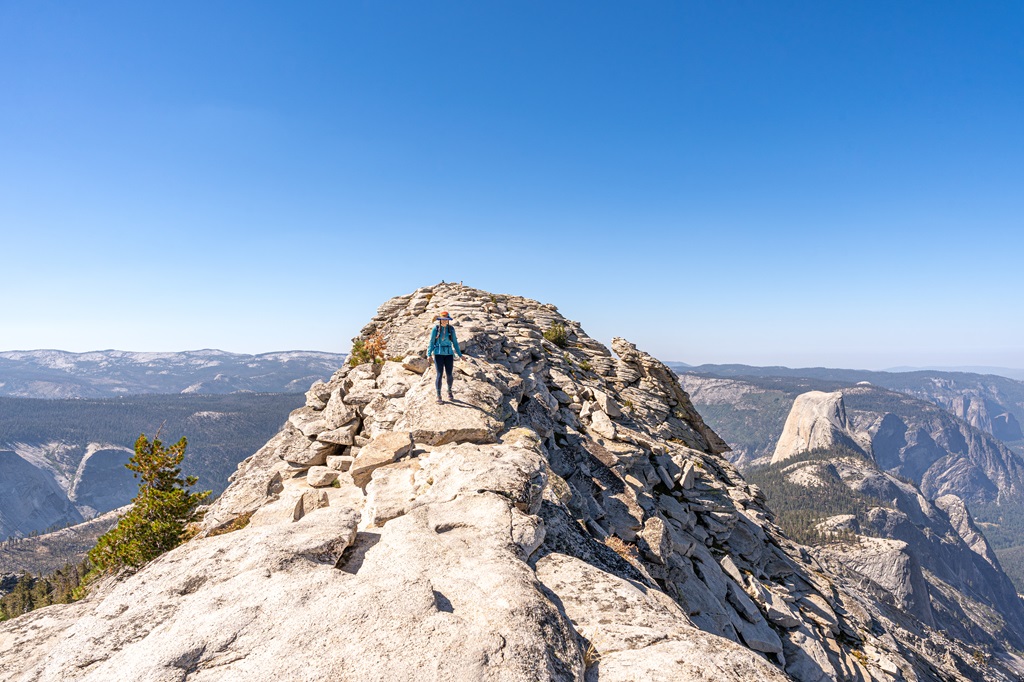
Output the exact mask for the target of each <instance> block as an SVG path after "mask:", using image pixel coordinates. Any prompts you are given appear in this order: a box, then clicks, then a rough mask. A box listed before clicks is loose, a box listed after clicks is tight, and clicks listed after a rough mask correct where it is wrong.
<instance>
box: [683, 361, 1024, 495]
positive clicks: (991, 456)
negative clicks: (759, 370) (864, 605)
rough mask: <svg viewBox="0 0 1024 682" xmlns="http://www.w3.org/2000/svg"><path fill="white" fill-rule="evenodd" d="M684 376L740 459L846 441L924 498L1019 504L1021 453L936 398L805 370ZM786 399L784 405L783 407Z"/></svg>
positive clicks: (1023, 482)
mask: <svg viewBox="0 0 1024 682" xmlns="http://www.w3.org/2000/svg"><path fill="white" fill-rule="evenodd" d="M1006 381H1010V380H1009V379H1007V380H1006ZM681 384H682V385H683V386H684V387H685V388H686V389H687V390H688V391H690V392H691V393H692V394H693V395H694V396H695V397H694V400H695V402H696V404H697V405H698V406H699V407H700V409H701V410H703V411H704V412H706V413H707V415H708V418H709V420H712V421H713V422H714V423H715V424H716V425H717V427H718V428H719V429H720V430H721V432H722V433H723V435H724V436H725V438H726V440H727V441H729V445H730V446H731V447H732V449H733V453H732V454H730V458H732V459H733V460H734V462H735V463H736V464H737V465H739V466H750V465H752V464H760V463H767V462H766V461H765V460H766V458H767V457H768V456H771V458H772V459H771V460H770V461H774V462H778V461H780V460H781V459H783V458H785V457H790V456H792V455H794V454H796V453H798V452H806V451H808V450H811V449H813V448H814V447H831V446H832V445H834V444H837V445H845V446H847V447H851V448H853V449H857V450H861V451H863V452H865V453H867V454H870V455H871V456H872V457H873V458H874V459H875V461H877V462H878V464H879V466H880V467H882V468H883V469H885V470H886V471H890V472H892V473H896V474H899V475H901V476H906V477H908V478H910V479H913V480H914V481H915V482H917V483H918V484H919V485H920V486H921V490H922V491H923V492H924V494H925V496H927V497H928V498H935V497H939V496H941V495H946V494H952V495H956V496H958V497H960V498H961V499H963V500H965V501H966V502H967V503H968V504H970V505H977V504H987V503H992V502H999V503H1010V504H1024V462H1022V460H1021V458H1020V456H1018V455H1017V454H1015V453H1014V452H1013V451H1011V450H1010V449H1009V448H1008V447H1007V446H1006V445H1004V444H1003V443H1001V442H1000V441H998V440H996V439H995V438H993V437H992V436H991V435H989V434H988V433H986V432H984V431H982V430H979V429H977V428H974V427H972V426H971V425H970V424H968V423H966V422H965V421H963V420H961V419H958V418H956V417H955V416H953V415H952V414H950V413H949V412H947V411H946V410H945V409H942V408H941V407H939V406H937V405H936V404H935V403H932V402H926V401H924V400H919V399H916V398H912V397H909V396H907V395H904V394H901V393H897V392H894V391H889V390H886V389H882V388H878V387H877V386H870V385H854V386H842V385H838V384H836V382H831V381H823V380H819V379H813V378H802V377H792V378H791V377H761V378H758V377H744V378H742V379H724V378H721V377H703V376H696V375H693V374H685V375H683V376H682V377H681ZM839 395H841V398H840V397H838V396H839ZM827 396H831V397H827ZM787 401H790V405H791V407H790V409H789V410H788V411H786V410H783V409H780V407H779V406H780V404H784V403H785V402H787ZM776 434H777V435H776ZM773 437H775V438H776V439H777V440H772V438H773Z"/></svg>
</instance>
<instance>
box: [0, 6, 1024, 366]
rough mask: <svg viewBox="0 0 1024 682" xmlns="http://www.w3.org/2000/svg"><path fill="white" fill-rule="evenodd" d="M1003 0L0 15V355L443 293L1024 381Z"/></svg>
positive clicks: (294, 321) (1021, 227)
mask: <svg viewBox="0 0 1024 682" xmlns="http://www.w3.org/2000/svg"><path fill="white" fill-rule="evenodd" d="M1022 216H1024V3H1021V2H1018V1H1016V0H1010V1H1005V2H998V1H993V2H984V3H966V2H940V1H935V0H930V1H928V2H914V1H910V0H906V1H901V2H890V1H888V0H887V1H878V2H870V1H858V2H816V1H813V2H812V1H810V0H808V1H807V2H791V1H786V0H780V1H779V2H762V1H757V2H724V1H718V0H715V1H710V0H709V1H707V2H683V1H673V2H644V3H623V2H594V1H589V0H588V1H587V2H582V1H581V2H559V3H551V2H527V1H524V0H516V1H515V2H511V1H510V2H457V3H456V2H430V3H424V2H415V3H413V2H408V3H398V2H387V1H374V2H358V3H356V2H323V3H316V2H301V3H283V2H275V3H270V2H254V1H252V0H246V1H245V2H219V1H218V2H187V1H179V2H163V3H154V2H134V1H132V2H127V1H126V2H103V1H101V0H97V1H94V2H54V1H52V0H38V1H35V2H16V1H11V2H4V1H0V263H2V271H0V282H2V284H0V350H11V349H31V348H60V349H65V350H74V351H85V350H95V349H104V348H119V349H125V350H183V349H192V348H202V347H213V348H222V349H225V350H231V351H238V352H250V353H255V352H265V351H271V350H285V349H318V350H329V351H347V350H348V347H349V343H350V339H351V337H352V336H354V335H355V334H356V333H357V332H358V330H359V328H360V327H361V326H362V325H363V324H364V323H365V322H366V321H367V320H368V319H369V318H370V317H371V316H372V314H373V313H374V311H375V309H376V307H377V306H378V305H379V304H380V303H382V302H383V301H384V300H386V299H387V298H389V297H391V296H394V295H397V294H401V293H408V292H411V291H412V290H414V289H416V288H417V287H419V286H423V285H427V284H432V283H435V282H438V281H440V280H441V279H446V280H449V281H451V280H464V281H465V283H466V284H467V285H472V286H475V287H479V288H482V289H486V290H489V291H493V292H499V293H514V294H520V295H525V296H529V297H531V298H537V299H539V300H542V301H545V302H550V303H554V304H556V305H557V306H558V307H559V309H560V310H561V311H562V312H563V314H565V315H566V316H568V317H570V318H572V319H576V320H579V321H580V322H581V323H582V324H583V326H584V328H585V329H587V331H588V332H589V333H590V334H591V335H593V336H595V337H596V338H598V339H600V340H602V341H605V342H608V341H609V340H610V339H611V338H612V337H613V336H620V335H621V336H625V337H626V338H628V339H630V340H631V341H633V342H635V343H637V344H638V345H639V346H640V347H641V348H644V349H645V350H648V351H650V352H652V353H654V354H655V355H656V356H658V357H660V358H662V359H664V360H679V361H684V362H690V363H695V364H696V363H704V362H744V363H750V364H786V365H791V366H792V365H801V366H802V365H830V366H854V367H868V368H881V367H888V366H893V365H936V364H938V365H957V364H959V365H1003V366H1013V367H1024V315H1022V313H1021V307H1022V306H1021V300H1020V299H1021V295H1022V293H1024V268H1022V267H1021V260H1022V255H1024V236H1022V234H1024V219H1022Z"/></svg>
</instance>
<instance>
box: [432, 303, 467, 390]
mask: <svg viewBox="0 0 1024 682" xmlns="http://www.w3.org/2000/svg"><path fill="white" fill-rule="evenodd" d="M434 319H436V320H437V324H436V325H434V328H433V329H431V330H430V345H429V346H427V359H428V360H429V359H430V356H431V355H433V356H434V368H435V369H436V370H437V378H436V379H435V380H434V387H435V388H436V389H437V402H438V404H441V403H443V402H444V401H443V400H441V374H442V373H444V372H447V373H448V400H455V396H454V395H452V379H453V377H452V370H453V369H454V365H455V353H458V354H459V359H460V360H461V359H462V350H461V349H460V348H459V340H458V339H457V338H455V328H454V327H452V325H451V321H452V318H451V315H449V314H448V311H447V310H446V311H444V312H443V313H441V315H440V316H438V317H436V318H434Z"/></svg>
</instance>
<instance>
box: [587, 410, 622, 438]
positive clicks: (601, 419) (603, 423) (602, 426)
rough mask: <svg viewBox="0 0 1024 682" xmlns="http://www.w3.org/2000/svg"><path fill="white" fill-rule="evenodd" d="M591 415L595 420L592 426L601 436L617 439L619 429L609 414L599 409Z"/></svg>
mask: <svg viewBox="0 0 1024 682" xmlns="http://www.w3.org/2000/svg"><path fill="white" fill-rule="evenodd" d="M590 417H591V419H592V420H593V421H592V422H591V425H590V428H591V430H592V431H593V432H594V433H596V434H597V435H599V436H603V437H604V438H607V439H608V440H615V436H616V435H617V431H616V429H615V424H613V423H612V420H611V419H609V418H608V415H606V414H605V413H604V412H602V411H601V410H597V411H595V412H594V413H593V414H591V415H590Z"/></svg>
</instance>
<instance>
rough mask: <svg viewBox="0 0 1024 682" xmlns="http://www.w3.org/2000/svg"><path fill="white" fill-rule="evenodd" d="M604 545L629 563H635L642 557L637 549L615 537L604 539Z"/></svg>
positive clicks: (610, 536)
mask: <svg viewBox="0 0 1024 682" xmlns="http://www.w3.org/2000/svg"><path fill="white" fill-rule="evenodd" d="M604 544H605V545H607V546H608V547H610V548H611V549H613V550H614V551H615V553H616V554H618V555H619V556H620V557H622V558H623V559H625V560H626V561H628V562H629V563H631V564H632V563H635V562H636V561H637V559H639V557H640V553H639V552H637V550H636V547H634V546H633V545H630V544H628V543H626V542H625V541H624V540H623V539H622V538H620V537H617V536H615V535H609V536H608V537H606V538H605V539H604Z"/></svg>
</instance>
